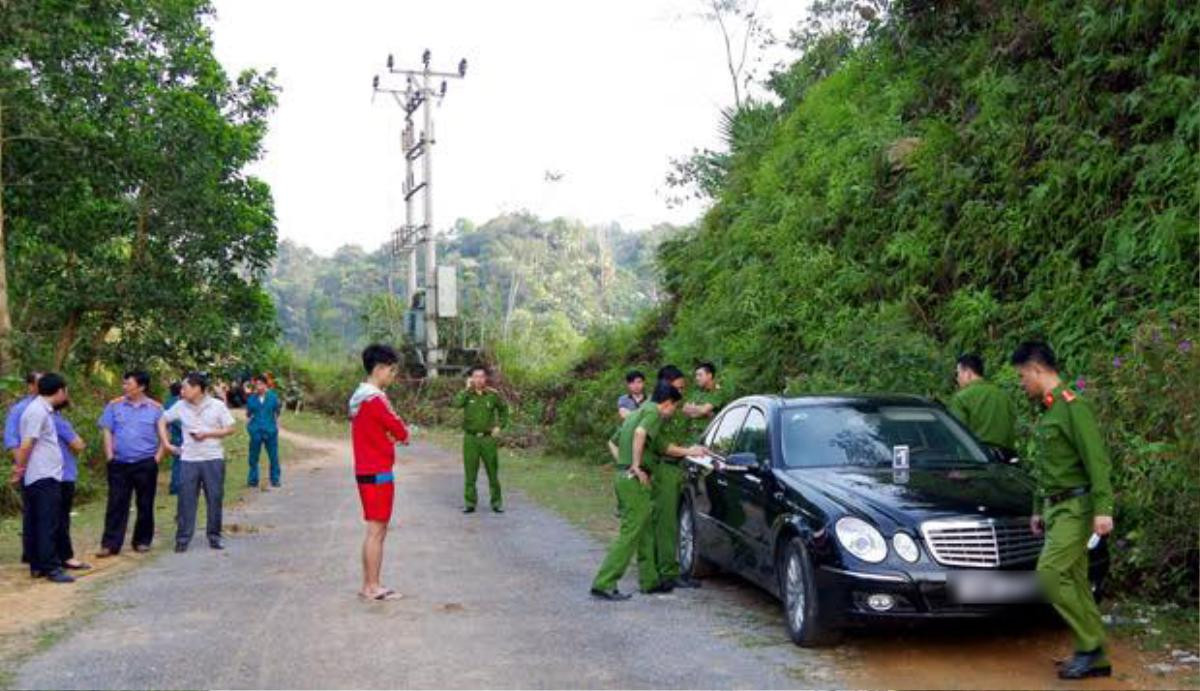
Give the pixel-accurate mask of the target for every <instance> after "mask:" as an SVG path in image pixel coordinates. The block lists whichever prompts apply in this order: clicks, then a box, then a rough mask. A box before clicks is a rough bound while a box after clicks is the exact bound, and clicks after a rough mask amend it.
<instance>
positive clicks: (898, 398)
mask: <svg viewBox="0 0 1200 691" xmlns="http://www.w3.org/2000/svg"><path fill="white" fill-rule="evenodd" d="M734 403H758V404H759V405H767V406H773V407H778V406H784V407H792V406H808V405H838V404H844V403H875V404H878V405H920V406H932V405H936V404H935V403H933V402H932V401H930V400H929V399H927V398H923V397H921V396H914V395H911V394H897V393H829V394H809V395H804V396H778V395H753V396H743V397H741V398H739V399H737V400H736V401H734Z"/></svg>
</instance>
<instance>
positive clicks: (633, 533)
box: [591, 382, 703, 600]
mask: <svg viewBox="0 0 1200 691" xmlns="http://www.w3.org/2000/svg"><path fill="white" fill-rule="evenodd" d="M680 398H681V396H680V394H679V391H678V390H677V389H675V388H674V387H672V386H670V385H669V384H666V383H663V382H659V384H658V385H657V386H656V387H655V389H654V394H653V395H652V396H651V398H650V401H649V402H648V403H646V404H644V405H642V407H641V408H639V409H638V410H637V412H635V413H633V414H631V415H630V416H629V417H627V418H625V422H624V423H623V424H622V425H621V429H620V430H619V431H618V432H617V434H616V435H614V438H613V440H610V442H609V448H610V450H614V451H615V453H614V455H615V456H616V461H617V473H616V478H615V479H614V482H613V484H614V487H615V489H616V492H617V505H618V509H619V510H620V515H621V529H620V532H619V533H618V534H617V538H616V539H615V540H614V541H613V543H612V545H611V546H610V547H609V549H608V554H607V555H606V556H605V558H604V562H603V563H602V564H601V565H600V570H599V571H598V572H597V573H596V578H595V580H594V581H593V582H592V591H591V592H592V595H593V596H595V597H598V598H601V599H604V600H628V599H629V595H627V594H625V593H622V592H620V591H619V590H618V589H617V583H618V582H619V581H620V580H621V576H623V575H624V574H625V569H626V568H627V567H628V566H629V561H630V559H632V558H633V555H634V554H635V552H636V554H637V558H638V584H639V586H640V587H641V589H642V591H643V592H645V593H653V592H662V589H661V588H660V587H659V583H658V570H657V568H656V567H655V563H654V537H653V533H652V532H651V525H650V521H651V518H652V515H653V507H652V503H651V489H650V485H651V481H650V478H651V477H652V475H653V474H654V473H657V472H658V471H659V469H660V466H659V465H658V464H657V463H656V461H655V458H654V455H655V453H658V454H665V453H668V452H669V451H670V449H669V448H668V445H667V444H666V443H665V441H664V440H663V437H662V433H661V432H662V423H663V420H667V419H670V417H671V416H672V415H674V414H675V408H676V406H677V405H678V403H679V400H680ZM679 451H680V452H683V453H699V452H702V451H703V449H679Z"/></svg>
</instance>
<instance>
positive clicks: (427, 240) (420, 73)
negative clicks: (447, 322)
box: [372, 49, 467, 377]
mask: <svg viewBox="0 0 1200 691" xmlns="http://www.w3.org/2000/svg"><path fill="white" fill-rule="evenodd" d="M430 57H431V56H430V53H429V50H428V49H426V50H425V52H424V53H423V54H422V55H421V64H422V67H421V69H397V68H396V67H395V66H394V60H393V59H392V56H391V55H389V56H388V58H387V69H388V74H395V75H404V78H405V88H404V89H392V88H386V87H382V86H380V83H379V75H376V76H375V78H374V79H373V80H372V87H373V89H374V91H375V93H387V94H391V95H392V97H393V98H394V99H395V100H396V102H397V103H398V104H400V107H401V108H403V109H404V130H403V132H402V134H401V137H400V141H401V145H402V147H403V149H404V185H403V191H404V225H403V226H401V227H400V228H398V229H396V231H395V232H394V234H393V237H392V252H393V257H396V258H398V257H399V256H400V255H401V254H406V255H407V257H408V296H407V299H408V303H409V308H410V309H413V308H415V307H416V305H415V304H414V302H415V301H414V297H415V296H416V295H417V249H418V248H419V247H420V246H421V245H422V244H424V246H425V343H424V345H425V367H426V371H427V372H428V375H429V376H430V377H436V376H437V372H438V365H439V364H441V363H442V362H444V357H443V353H442V352H441V349H440V348H439V346H438V329H437V320H438V317H439V316H444V317H453V316H456V313H457V299H456V298H457V285H456V282H455V280H454V278H455V276H454V274H453V271H452V270H451V271H449V272H439V271H438V265H437V239H436V237H435V235H434V228H433V155H432V154H433V145H434V143H436V138H435V137H434V134H433V109H432V108H431V106H432V102H433V100H434V99H437V100H438V102H439V103H440V102H441V100H442V99H443V98H445V96H446V80H447V79H462V78H463V77H465V76H466V75H467V61H466V60H465V59H463V60H460V61H459V63H458V71H457V72H436V71H434V70H432V69H430V67H429V62H430ZM435 79H440V80H441V86H440V87H439V88H437V89H434V86H433V83H434V80H435ZM418 108H424V110H423V112H422V121H423V122H422V126H423V129H422V131H421V133H420V137H419V138H418V136H417V134H416V132H415V130H414V123H413V114H414V113H415V112H416V111H417V109H418ZM417 159H421V163H422V168H423V170H422V175H421V182H420V184H416V182H415V179H414V170H413V168H414V165H415V163H416V160H417ZM418 192H421V193H423V194H422V201H423V207H424V218H423V223H422V224H421V225H419V226H418V225H414V218H413V216H414V209H413V199H414V197H415V196H416V195H417V193H418ZM439 276H441V277H442V278H441V279H439ZM439 283H446V284H448V285H439ZM442 290H445V291H448V294H445V295H442V294H439V293H440V292H441V291H442ZM450 293H453V294H450Z"/></svg>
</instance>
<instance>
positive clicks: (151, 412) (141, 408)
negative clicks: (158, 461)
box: [100, 396, 163, 463]
mask: <svg viewBox="0 0 1200 691" xmlns="http://www.w3.org/2000/svg"><path fill="white" fill-rule="evenodd" d="M162 414H163V411H162V406H161V405H159V404H158V401H155V400H153V399H151V398H143V399H142V402H141V403H138V404H136V405H135V404H134V403H132V402H131V401H130V400H129V399H128V398H126V397H125V396H122V397H120V398H118V399H115V400H113V401H110V402H109V404H108V405H106V406H104V413H103V414H102V415H100V427H101V428H103V429H106V430H108V431H109V432H112V435H113V460H114V461H116V462H117V463H134V462H137V461H144V460H146V459H147V458H154V454H155V453H157V452H158V419H159V418H160V417H162Z"/></svg>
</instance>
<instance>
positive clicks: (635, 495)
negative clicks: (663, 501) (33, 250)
mask: <svg viewBox="0 0 1200 691" xmlns="http://www.w3.org/2000/svg"><path fill="white" fill-rule="evenodd" d="M613 484H614V485H615V487H616V490H617V510H618V511H619V512H620V514H621V531H620V532H619V533H617V538H616V539H615V540H613V542H612V544H611V545H609V547H608V554H607V555H606V556H605V557H604V562H603V563H601V564H600V571H598V572H597V573H596V579H595V580H594V581H592V587H593V588H595V589H596V590H604V591H609V590H612V589H613V588H616V587H617V583H618V582H620V580H621V576H624V575H625V569H626V568H628V567H629V560H631V559H633V555H634V554H635V553H636V554H637V559H638V585H639V586H640V587H641V589H642V590H649V589H650V588H653V587H654V586H655V585H658V570H657V569H656V568H655V566H654V534H653V533H652V532H651V529H650V519H651V516H652V514H653V507H652V506H651V503H650V488H649V487H646V486H644V485H642V483H640V482H638V480H637V478H634V477H630V476H629V473H628V471H624V470H618V471H617V477H616V480H614V482H613Z"/></svg>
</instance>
